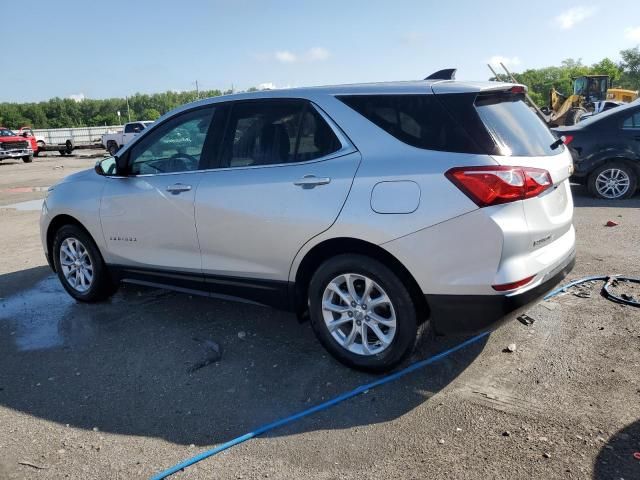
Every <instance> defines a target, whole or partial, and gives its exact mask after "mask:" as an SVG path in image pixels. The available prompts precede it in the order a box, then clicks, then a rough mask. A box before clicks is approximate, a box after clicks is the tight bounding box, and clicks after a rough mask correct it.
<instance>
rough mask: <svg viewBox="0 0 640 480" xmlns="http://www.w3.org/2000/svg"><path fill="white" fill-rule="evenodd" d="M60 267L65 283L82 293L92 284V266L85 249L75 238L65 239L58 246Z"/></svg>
mask: <svg viewBox="0 0 640 480" xmlns="http://www.w3.org/2000/svg"><path fill="white" fill-rule="evenodd" d="M60 267H61V268H62V274H63V275H64V278H65V280H66V281H67V283H68V284H69V285H70V286H71V288H73V289H74V290H76V291H77V292H80V293H84V292H86V291H87V290H89V289H90V288H91V284H92V283H93V264H92V262H91V257H90V256H89V252H88V251H87V248H86V247H85V246H84V245H83V244H82V242H80V240H78V239H77V238H73V237H69V238H66V239H65V240H64V241H63V242H62V244H61V245H60Z"/></svg>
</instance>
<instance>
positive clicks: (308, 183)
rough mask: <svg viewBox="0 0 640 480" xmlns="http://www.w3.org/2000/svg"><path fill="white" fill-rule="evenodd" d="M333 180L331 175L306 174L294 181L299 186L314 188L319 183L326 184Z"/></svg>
mask: <svg viewBox="0 0 640 480" xmlns="http://www.w3.org/2000/svg"><path fill="white" fill-rule="evenodd" d="M329 182H331V179H330V178H329V177H316V176H315V175H305V176H304V177H302V178H301V179H300V180H296V181H295V182H293V184H294V185H296V186H297V187H302V188H313V187H316V186H318V185H326V184H327V183H329Z"/></svg>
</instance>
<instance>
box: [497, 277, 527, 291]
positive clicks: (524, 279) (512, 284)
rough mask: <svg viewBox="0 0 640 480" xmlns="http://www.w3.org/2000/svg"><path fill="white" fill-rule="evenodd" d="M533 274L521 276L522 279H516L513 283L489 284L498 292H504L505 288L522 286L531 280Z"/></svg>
mask: <svg viewBox="0 0 640 480" xmlns="http://www.w3.org/2000/svg"><path fill="white" fill-rule="evenodd" d="M533 277H535V275H531V276H530V277H527V278H523V279H522V280H518V281H517V282H513V283H503V284H502V285H491V288H493V289H494V290H496V291H498V292H506V291H507V290H517V289H518V288H520V287H524V286H525V285H526V284H527V283H529V282H530V281H531V280H533Z"/></svg>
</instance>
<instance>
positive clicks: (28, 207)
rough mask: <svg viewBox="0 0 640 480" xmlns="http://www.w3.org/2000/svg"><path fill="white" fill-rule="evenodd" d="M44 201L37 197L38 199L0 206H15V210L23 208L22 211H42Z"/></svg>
mask: <svg viewBox="0 0 640 480" xmlns="http://www.w3.org/2000/svg"><path fill="white" fill-rule="evenodd" d="M42 202H43V200H42V199H41V198H39V199H37V200H27V201H26V202H20V203H12V204H11V205H0V208H4V209H9V208H13V209H15V210H21V211H29V212H30V211H34V212H35V211H38V212H39V211H40V210H42Z"/></svg>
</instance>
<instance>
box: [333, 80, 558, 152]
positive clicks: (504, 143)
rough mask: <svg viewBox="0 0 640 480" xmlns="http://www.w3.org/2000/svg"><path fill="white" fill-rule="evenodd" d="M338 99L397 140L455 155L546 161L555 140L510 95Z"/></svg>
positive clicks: (534, 115) (427, 95)
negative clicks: (497, 156) (539, 159)
mask: <svg viewBox="0 0 640 480" xmlns="http://www.w3.org/2000/svg"><path fill="white" fill-rule="evenodd" d="M338 99H339V100H341V101H342V102H344V103H345V104H347V105H348V106H349V107H351V108H353V109H354V110H355V111H356V112H358V113H360V114H361V115H363V116H364V117H366V118H367V119H368V120H370V121H371V122H373V123H375V124H376V125H377V126H378V127H380V128H382V129H383V130H385V131H386V132H387V133H389V134H391V135H393V136H394V137H395V138H397V139H398V140H400V141H402V142H404V143H406V144H409V145H411V146H414V147H418V148H424V149H427V150H439V151H445V152H456V153H480V154H489V155H505V156H510V155H513V156H527V157H532V156H546V155H557V154H559V153H561V152H562V151H563V149H564V146H560V147H557V148H556V149H555V150H554V149H552V148H551V144H553V143H554V142H555V141H556V139H555V137H554V136H553V134H552V133H551V132H550V131H549V129H548V128H547V126H546V125H545V124H544V123H543V122H542V121H541V120H540V119H539V118H538V117H537V116H536V114H535V113H534V112H533V111H532V110H531V109H530V108H529V107H528V106H527V105H526V104H525V103H524V100H523V96H522V95H512V94H500V93H498V94H496V93H495V92H493V93H491V94H477V93H455V94H441V95H434V94H409V95H342V96H338Z"/></svg>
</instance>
